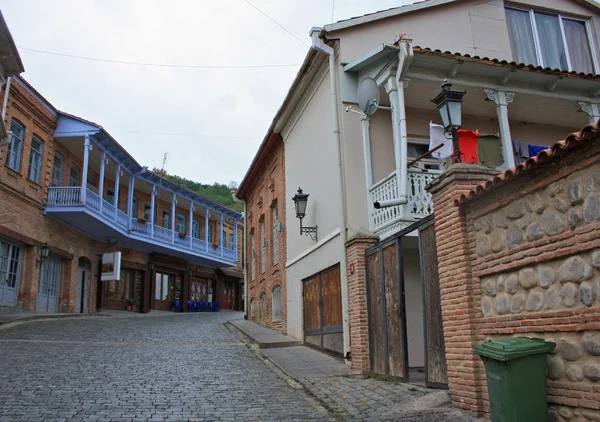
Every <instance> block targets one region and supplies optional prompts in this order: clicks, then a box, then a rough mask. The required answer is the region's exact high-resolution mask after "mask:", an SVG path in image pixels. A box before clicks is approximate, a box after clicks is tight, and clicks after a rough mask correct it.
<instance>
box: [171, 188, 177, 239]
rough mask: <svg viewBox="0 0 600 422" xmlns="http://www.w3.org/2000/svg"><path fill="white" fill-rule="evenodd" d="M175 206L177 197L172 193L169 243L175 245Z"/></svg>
mask: <svg viewBox="0 0 600 422" xmlns="http://www.w3.org/2000/svg"><path fill="white" fill-rule="evenodd" d="M175 204H177V195H176V194H175V192H173V200H172V201H171V243H175V211H176V210H175Z"/></svg>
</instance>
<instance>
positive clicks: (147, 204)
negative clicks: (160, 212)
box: [144, 202, 152, 221]
mask: <svg viewBox="0 0 600 422" xmlns="http://www.w3.org/2000/svg"><path fill="white" fill-rule="evenodd" d="M151 212H152V206H151V205H150V202H144V220H146V221H150V213H151Z"/></svg>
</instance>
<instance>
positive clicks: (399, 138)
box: [373, 38, 414, 209]
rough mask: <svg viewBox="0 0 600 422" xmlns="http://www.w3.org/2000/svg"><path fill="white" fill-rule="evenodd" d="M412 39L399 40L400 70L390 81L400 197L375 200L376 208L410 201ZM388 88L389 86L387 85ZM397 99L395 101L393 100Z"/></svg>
mask: <svg viewBox="0 0 600 422" xmlns="http://www.w3.org/2000/svg"><path fill="white" fill-rule="evenodd" d="M411 41H412V40H411V39H408V38H401V39H400V40H399V41H398V47H399V50H398V70H397V71H396V78H395V79H396V80H395V81H388V82H390V84H389V85H390V87H389V90H390V91H396V95H393V92H390V99H391V100H392V104H391V105H392V122H393V125H394V128H393V129H394V130H393V136H394V144H396V145H398V147H397V148H395V150H396V151H395V152H396V154H397V156H396V166H397V172H396V178H397V179H398V198H397V199H392V200H389V201H379V202H374V203H373V206H374V207H375V209H380V208H386V207H393V206H396V205H404V204H406V203H408V195H407V187H408V163H407V155H408V152H407V144H408V130H407V129H406V106H405V103H404V82H405V79H406V73H407V72H408V68H409V67H410V63H411V61H412V59H413V56H414V51H413V48H412V45H411ZM386 88H387V87H386ZM393 100H395V101H393Z"/></svg>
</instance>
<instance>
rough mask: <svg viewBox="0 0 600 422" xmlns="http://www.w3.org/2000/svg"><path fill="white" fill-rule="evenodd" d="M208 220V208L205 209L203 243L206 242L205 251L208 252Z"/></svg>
mask: <svg viewBox="0 0 600 422" xmlns="http://www.w3.org/2000/svg"><path fill="white" fill-rule="evenodd" d="M209 218H210V208H208V207H206V214H205V215H204V241H205V242H206V251H207V252H208V248H209V244H208V219H209Z"/></svg>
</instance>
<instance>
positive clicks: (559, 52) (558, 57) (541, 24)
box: [506, 8, 595, 73]
mask: <svg viewBox="0 0 600 422" xmlns="http://www.w3.org/2000/svg"><path fill="white" fill-rule="evenodd" d="M506 22H507V24H508V36H509V38H510V46H511V49H512V53H513V59H514V61H516V62H517V63H524V64H532V65H535V66H542V67H549V68H552V69H560V70H569V71H576V72H585V73H594V67H595V66H594V59H593V56H592V45H591V43H590V39H589V37H588V27H587V22H586V21H584V20H581V19H576V18H571V17H567V16H563V15H556V14H551V13H546V12H544V13H542V12H538V11H534V10H526V9H517V8H507V9H506Z"/></svg>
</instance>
